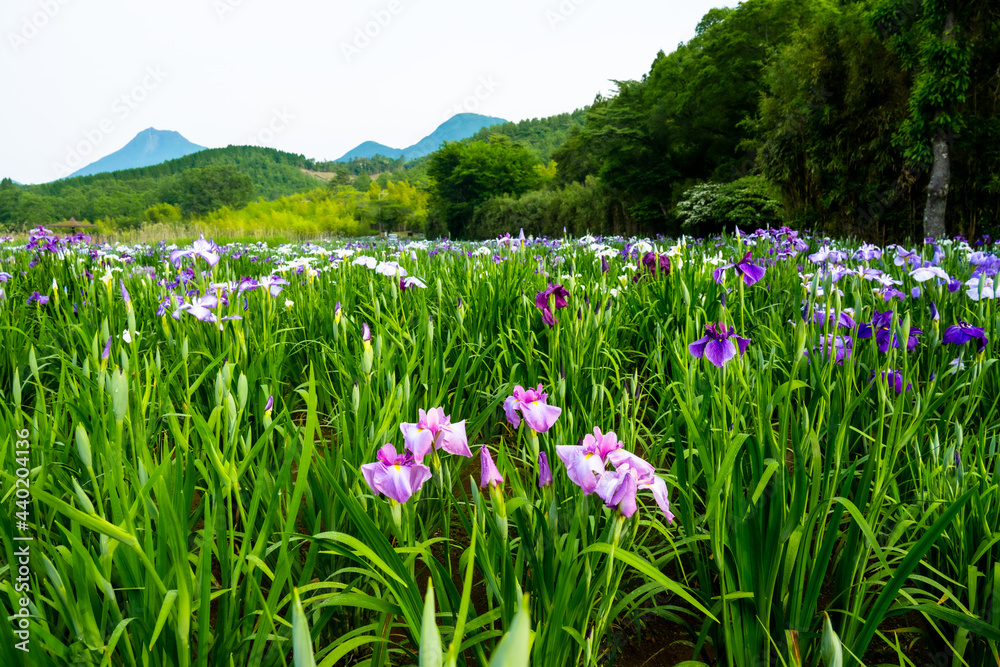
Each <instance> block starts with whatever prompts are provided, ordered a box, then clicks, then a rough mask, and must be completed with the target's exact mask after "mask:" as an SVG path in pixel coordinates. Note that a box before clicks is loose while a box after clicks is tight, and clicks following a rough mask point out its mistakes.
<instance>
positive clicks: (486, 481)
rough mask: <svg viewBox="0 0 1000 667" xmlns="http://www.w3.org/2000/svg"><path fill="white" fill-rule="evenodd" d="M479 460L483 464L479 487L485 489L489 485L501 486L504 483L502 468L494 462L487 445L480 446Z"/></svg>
mask: <svg viewBox="0 0 1000 667" xmlns="http://www.w3.org/2000/svg"><path fill="white" fill-rule="evenodd" d="M479 462H480V464H481V465H480V475H479V488H481V489H485V488H486V487H487V486H489V485H493V486H501V485H502V484H503V475H501V474H500V470H499V469H497V466H496V464H495V463H493V457H492V456H490V450H488V449H487V448H486V445H483V446H482V447H480V448H479Z"/></svg>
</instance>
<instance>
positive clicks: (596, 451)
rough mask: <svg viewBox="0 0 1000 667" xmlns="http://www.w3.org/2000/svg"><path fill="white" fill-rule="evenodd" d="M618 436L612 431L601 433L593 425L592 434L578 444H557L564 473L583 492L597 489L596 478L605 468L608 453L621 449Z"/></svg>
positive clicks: (557, 451) (591, 491)
mask: <svg viewBox="0 0 1000 667" xmlns="http://www.w3.org/2000/svg"><path fill="white" fill-rule="evenodd" d="M621 446H622V444H621V443H620V442H618V436H617V435H615V432H614V431H608V432H607V433H605V434H603V435H602V434H601V429H599V428H597V427H596V426H595V427H594V435H589V434H588V435H587V436H585V437H584V439H583V443H582V444H579V445H558V446H556V454H557V455H558V456H559V458H560V460H562V462H563V465H565V466H566V474H567V476H568V477H569V478H570V480H571V481H572V482H573V483H574V484H576V485H577V486H579V487H580V488H581V489H583V492H584V493H593V492H594V491H595V490H596V489H597V479H598V477H599V476H600V475H602V474H603V473H604V471H605V469H606V462H607V460H608V455H609V454H611V452H614V451H616V450H619V449H621Z"/></svg>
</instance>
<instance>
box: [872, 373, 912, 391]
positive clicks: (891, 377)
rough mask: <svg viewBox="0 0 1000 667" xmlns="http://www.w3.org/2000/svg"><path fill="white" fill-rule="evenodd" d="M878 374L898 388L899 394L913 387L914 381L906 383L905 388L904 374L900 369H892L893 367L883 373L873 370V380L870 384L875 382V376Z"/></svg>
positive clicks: (894, 387)
mask: <svg viewBox="0 0 1000 667" xmlns="http://www.w3.org/2000/svg"><path fill="white" fill-rule="evenodd" d="M876 375H881V376H882V377H883V378H884V379H885V381H886V382H887V383H888V384H889V386H890V387H892V388H893V389H895V390H896V393H897V394H902V393H903V392H904V391H909V390H910V389H911V388H912V387H913V383H912V382H907V383H906V388H905V389H904V388H903V374H902V373H900V372H899V371H894V370H891V369H890V370H888V371H882V372H881V373H874V372H873V373H872V379H871V382H870V383H869V384H873V383H874V382H875V376H876Z"/></svg>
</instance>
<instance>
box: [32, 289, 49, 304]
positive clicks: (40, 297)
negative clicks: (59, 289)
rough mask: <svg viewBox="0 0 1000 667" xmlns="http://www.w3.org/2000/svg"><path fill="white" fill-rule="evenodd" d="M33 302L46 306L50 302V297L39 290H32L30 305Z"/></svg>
mask: <svg viewBox="0 0 1000 667" xmlns="http://www.w3.org/2000/svg"><path fill="white" fill-rule="evenodd" d="M32 302H35V303H37V304H38V305H39V306H44V305H45V304H47V303H48V302H49V297H47V296H45V295H44V294H39V293H38V292H32V293H31V296H29V297H28V305H31V303H32Z"/></svg>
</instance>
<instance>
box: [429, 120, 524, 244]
mask: <svg viewBox="0 0 1000 667" xmlns="http://www.w3.org/2000/svg"><path fill="white" fill-rule="evenodd" d="M538 164H539V161H538V158H537V157H535V155H534V154H533V153H532V152H531V151H530V150H529V149H528V148H527V147H525V146H523V145H521V144H518V143H514V142H513V141H511V140H510V139H509V138H508V137H506V136H503V135H495V136H492V137H490V138H489V140H487V141H473V142H471V143H467V144H466V143H456V142H449V143H445V145H444V146H443V147H442V148H441V150H439V151H438V152H436V153H434V154H433V155H432V156H431V159H430V165H429V167H428V175H429V176H430V179H431V187H430V205H431V207H432V209H433V213H434V216H435V217H436V218H439V219H441V220H443V221H444V223H445V224H446V225H447V228H448V233H449V234H450V235H451V236H452V238H465V236H467V235H468V233H469V230H468V228H469V225H470V224H471V222H472V216H473V214H474V213H475V210H476V207H477V206H479V205H480V204H482V203H483V202H485V201H486V200H487V199H490V198H491V197H499V196H501V195H505V194H507V195H512V196H515V197H518V196H520V195H522V194H524V193H525V192H528V191H529V190H533V189H535V188H537V187H539V186H540V184H541V177H540V176H539V174H538V172H537V171H536V170H535V166H536V165H538Z"/></svg>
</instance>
